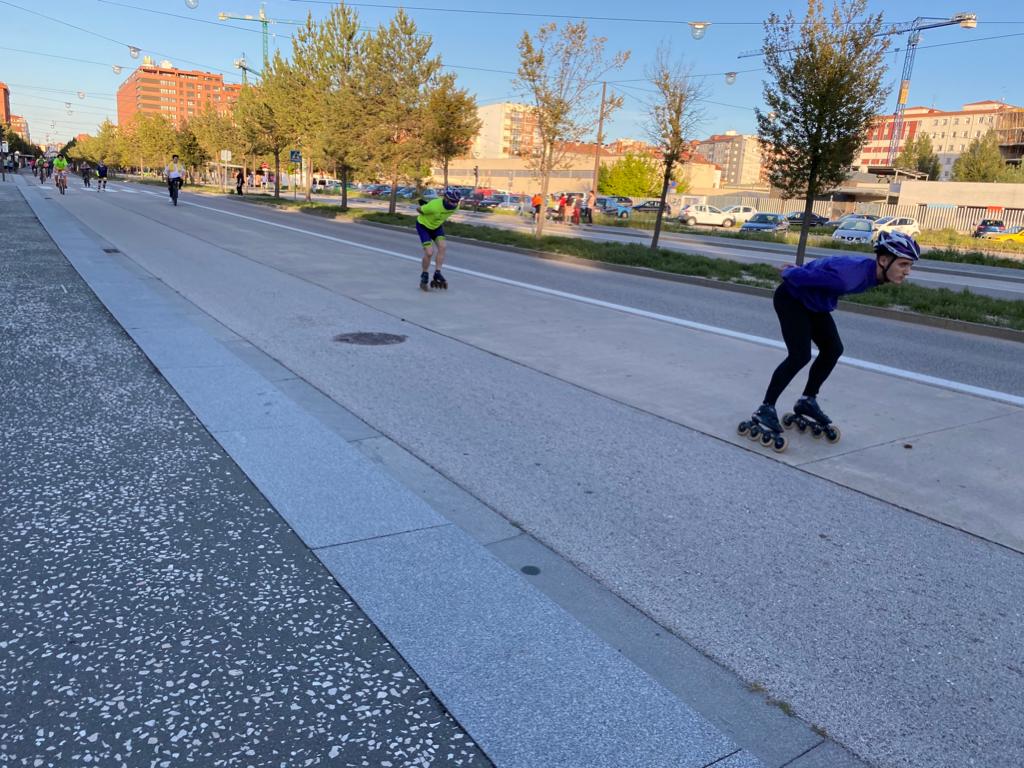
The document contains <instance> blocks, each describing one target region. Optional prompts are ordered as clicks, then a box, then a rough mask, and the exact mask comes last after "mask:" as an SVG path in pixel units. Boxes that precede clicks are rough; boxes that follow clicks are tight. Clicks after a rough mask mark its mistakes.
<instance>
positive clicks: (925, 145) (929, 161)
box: [894, 133, 942, 181]
mask: <svg viewBox="0 0 1024 768" xmlns="http://www.w3.org/2000/svg"><path fill="white" fill-rule="evenodd" d="M894 165H895V166H896V167H897V168H902V169H904V170H907V171H917V172H918V173H927V174H928V180H929V181H935V180H936V179H938V178H939V176H940V174H941V173H942V167H941V166H940V164H939V156H938V155H936V154H935V150H934V149H933V148H932V140H931V137H929V136H928V134H927V133H921V134H918V135H917V136H915V137H914V138H913V139H910V140H909V141H908V142H907V143H906V144H905V145H904V147H903V151H902V152H900V154H899V156H898V157H897V158H896V161H895V163H894Z"/></svg>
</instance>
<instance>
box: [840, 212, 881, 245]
mask: <svg viewBox="0 0 1024 768" xmlns="http://www.w3.org/2000/svg"><path fill="white" fill-rule="evenodd" d="M874 236H875V227H874V222H872V221H871V220H870V219H860V218H857V219H850V220H849V221H847V222H846V223H844V224H842V225H840V226H839V227H837V228H836V231H835V232H833V233H832V239H833V240H845V241H847V242H850V243H867V244H870V243H871V241H872V239H873V238H874Z"/></svg>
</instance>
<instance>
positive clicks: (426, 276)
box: [420, 272, 430, 291]
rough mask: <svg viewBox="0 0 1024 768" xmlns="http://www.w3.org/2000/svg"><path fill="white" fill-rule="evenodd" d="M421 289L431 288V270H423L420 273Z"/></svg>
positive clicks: (427, 289)
mask: <svg viewBox="0 0 1024 768" xmlns="http://www.w3.org/2000/svg"><path fill="white" fill-rule="evenodd" d="M420 290H421V291H429V290H430V273H429V272H421V273H420Z"/></svg>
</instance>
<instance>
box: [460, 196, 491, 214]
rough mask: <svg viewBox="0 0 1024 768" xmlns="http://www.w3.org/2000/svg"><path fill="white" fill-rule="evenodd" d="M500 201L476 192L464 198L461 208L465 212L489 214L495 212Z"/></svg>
mask: <svg viewBox="0 0 1024 768" xmlns="http://www.w3.org/2000/svg"><path fill="white" fill-rule="evenodd" d="M499 202H500V201H499V200H498V199H497V198H494V197H491V196H490V195H485V194H483V193H482V192H474V193H473V194H471V195H469V196H468V197H464V198H462V204H461V206H460V207H461V208H462V210H464V211H479V212H480V213H487V212H488V211H493V210H494V209H495V208H497V207H498V204H499Z"/></svg>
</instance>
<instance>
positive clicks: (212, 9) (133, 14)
mask: <svg viewBox="0 0 1024 768" xmlns="http://www.w3.org/2000/svg"><path fill="white" fill-rule="evenodd" d="M189 4H190V3H188V2H186V0H47V2H45V3H40V2H38V0H37V1H36V2H31V0H10V1H9V0H0V29H3V30H4V32H5V34H4V35H3V39H2V41H0V42H3V46H0V80H2V81H4V82H6V83H7V84H8V85H9V87H10V89H11V111H12V112H13V113H14V114H20V115H24V116H25V117H26V118H27V119H28V122H29V129H30V131H31V134H32V139H33V140H34V141H36V142H40V141H43V140H45V139H46V138H47V136H49V138H50V140H52V141H55V142H63V141H65V140H67V139H69V138H71V137H72V136H74V135H75V134H77V133H94V132H95V129H96V126H97V125H98V124H99V123H100V122H101V121H102V120H103V119H104V117H109V118H110V119H111V120H113V121H115V122H116V119H117V110H116V106H115V100H114V96H115V93H116V91H117V88H118V86H119V85H120V84H121V83H122V82H123V81H124V79H125V78H126V77H127V76H128V74H130V72H131V71H132V69H133V68H134V67H135V66H137V65H138V64H140V63H141V58H140V59H139V60H134V59H132V58H131V57H130V56H129V53H128V46H135V47H137V48H140V49H141V50H142V55H143V56H145V55H151V56H153V57H154V58H155V59H156V60H157V61H161V60H163V59H168V60H170V61H171V62H172V63H173V64H174V66H177V67H180V68H183V69H202V70H206V71H211V72H220V73H223V74H225V79H226V80H228V81H229V82H239V81H240V79H241V78H240V77H239V72H238V70H237V69H235V68H234V65H233V63H234V61H235V60H236V59H238V58H239V57H240V56H241V55H242V54H243V53H244V54H245V56H246V58H247V60H248V62H249V64H250V66H252V67H254V68H256V69H260V68H261V59H262V42H261V41H262V38H261V33H260V25H259V24H256V23H253V22H245V21H233V20H230V21H219V20H218V18H217V17H218V13H219V12H227V13H230V14H238V15H244V14H251V15H255V14H256V13H258V10H259V2H258V0H191V4H196V5H197V7H196V8H194V9H192V8H189ZM349 5H350V6H352V7H354V8H355V9H356V10H357V11H358V12H359V16H360V20H361V21H362V23H363V25H364V26H365V27H367V28H373V27H376V25H378V24H380V23H382V22H386V21H387V19H389V18H390V17H391V16H392V15H393V13H394V11H395V8H397V7H398V4H397V3H395V2H394V0H373V1H372V2H366V3H349ZM404 7H405V8H406V11H407V13H408V14H409V15H410V16H411V17H412V18H413V19H414V20H415V22H416V24H417V26H418V28H419V31H420V32H422V33H425V34H428V35H430V36H431V37H432V39H433V50H434V52H435V53H436V54H438V55H440V57H441V59H442V62H443V63H444V64H445V65H446V66H448V67H450V71H453V72H455V73H457V75H458V78H459V83H460V85H461V86H462V87H464V88H467V89H468V90H469V91H470V92H471V93H474V94H475V95H476V98H477V101H478V103H480V104H488V103H495V102H499V101H513V100H516V99H517V94H516V91H515V88H514V86H513V83H512V81H513V78H514V74H513V73H514V71H515V69H516V67H517V65H518V54H517V50H516V43H517V42H518V40H519V38H520V37H521V36H522V34H523V32H524V31H529V32H534V31H536V29H537V28H538V27H539V26H540V25H542V24H544V23H546V22H549V21H555V22H557V23H559V24H562V23H565V21H566V19H565V18H555V17H553V16H552V14H565V15H570V14H573V13H576V12H579V11H580V10H582V9H586V11H585V12H586V16H585V17H584V18H587V20H588V24H589V26H590V29H591V31H592V33H593V34H595V35H600V36H603V37H606V38H607V50H608V51H610V52H614V51H626V50H628V51H630V54H631V55H630V60H629V62H628V63H627V64H626V66H625V67H624V68H623V69H622V70H621V71H618V72H613V73H610V74H609V75H608V80H610V81H627V82H618V83H615V84H613V85H611V86H610V87H611V88H613V89H614V91H615V92H617V93H619V94H622V95H623V98H624V105H623V108H622V109H621V110H620V111H618V112H617V113H616V114H615V116H614V118H613V119H612V121H611V123H610V125H608V126H607V130H606V137H607V138H608V140H614V139H616V138H641V139H642V138H645V135H646V133H645V129H644V123H645V116H646V105H645V101H646V99H647V98H648V97H649V94H648V93H647V92H646V91H645V90H644V89H645V88H648V87H649V86H648V85H647V84H646V83H645V82H643V78H644V72H645V68H646V67H647V66H648V65H649V64H650V62H651V61H652V59H653V58H654V53H655V51H656V49H657V48H658V46H659V44H663V43H664V44H668V45H670V46H671V49H672V51H673V54H674V55H675V56H676V57H681V58H682V60H683V61H684V62H685V64H686V65H687V66H688V67H689V68H690V71H691V72H692V74H693V75H694V76H695V77H697V78H698V79H700V80H702V82H703V84H704V87H705V91H706V97H705V98H706V101H705V102H704V103H703V105H702V107H703V109H702V112H703V119H702V121H701V123H700V126H699V128H698V131H697V136H696V138H703V137H706V136H708V135H710V134H713V133H722V132H724V131H727V130H735V131H738V132H740V133H754V132H756V124H755V121H754V107H755V106H759V105H760V104H761V89H762V78H763V75H764V73H763V71H761V70H760V67H761V60H760V58H758V57H756V56H755V57H744V58H739V54H740V53H743V52H747V51H756V50H757V49H758V48H760V46H761V43H762V38H763V27H762V24H763V21H764V17H765V15H766V14H767V13H768V12H770V11H771V10H775V11H776V12H778V13H785V12H786V11H789V10H792V11H793V12H794V13H795V14H796V15H797V16H798V17H799V16H801V15H802V14H803V12H804V10H805V9H806V0H779V1H778V2H774V3H771V4H766V3H765V2H764V0H733V1H732V2H730V3H727V4H725V5H723V6H720V7H718V6H716V5H715V4H713V3H699V4H698V3H681V2H679V1H678V0H672V1H668V0H666V1H664V2H663V1H662V0H649V2H646V3H637V4H635V5H634V4H630V3H624V2H622V1H621V0H618V1H617V2H612V1H611V0H587V1H586V2H577V3H572V4H566V5H564V6H561V7H560V6H558V5H557V4H553V3H551V2H550V1H548V2H544V1H543V0H518V1H516V2H495V1H493V0H490V1H484V2H482V1H481V0H413V2H412V4H410V5H406V6H404ZM328 8H329V5H327V4H326V3H323V2H311V1H310V0H267V2H266V10H267V16H268V17H270V18H272V19H277V20H280V22H279V23H275V24H272V25H271V26H270V30H271V33H272V37H271V40H270V45H271V50H273V49H274V48H281V49H282V51H283V52H285V53H286V54H287V52H288V51H289V50H290V45H291V41H290V39H289V37H288V36H289V35H290V34H291V32H292V31H293V30H294V28H295V27H294V25H293V24H289V23H287V22H289V21H301V20H304V19H305V18H306V14H307V13H312V14H313V16H314V18H319V17H322V16H324V15H325V14H326V12H327V9H328ZM869 8H870V9H871V10H872V11H875V12H877V11H881V12H883V13H884V15H885V19H886V21H887V22H891V23H897V22H905V21H911V20H913V19H914V18H915V17H916V16H918V15H920V16H932V17H940V18H948V17H949V16H952V15H953V14H954V13H958V12H961V11H970V12H974V13H976V14H977V16H978V26H977V28H976V29H974V30H964V29H961V28H960V27H958V26H951V27H946V28H941V29H935V30H929V31H926V32H924V33H922V41H921V45H920V47H919V49H918V52H917V57H916V62H915V68H914V74H913V78H912V81H911V88H910V105H923V106H934V107H935V108H937V109H958V108H959V107H960V106H961V105H962V104H965V103H967V102H971V101H981V100H983V99H998V100H1004V101H1006V102H1009V103H1011V104H1024V78H1021V76H1020V62H1021V61H1022V57H1021V55H1020V51H1021V48H1022V46H1024V3H1021V2H1020V0H973V1H972V0H965V2H963V3H962V4H958V5H949V4H947V3H944V2H942V0H927V1H922V0H869ZM460 10H464V11H470V12H468V13H460V12H458V11H460ZM37 14H45V15H46V16H49V17H52V19H55V20H51V19H45V18H41V17H40V16H39V15H37ZM601 17H603V18H601ZM577 18H578V17H577ZM688 21H705V22H711V26H710V27H709V28H708V29H707V32H706V34H705V36H704V37H703V39H701V40H695V39H693V38H692V37H691V35H690V28H689V26H688V25H687V23H686V22H688ZM59 22H64V24H62V23H59ZM67 25H73V26H74V27H78V29H76V28H72V27H70V26H67ZM905 41H906V36H905V35H903V36H900V37H897V38H895V40H894V43H893V48H894V49H896V50H890V53H889V54H887V57H886V62H887V64H888V65H889V71H888V75H887V77H888V80H887V83H886V84H893V83H895V82H897V81H898V80H899V77H900V74H901V72H902V68H903V54H904V49H903V46H904V45H905ZM929 46H932V47H929ZM61 56H63V57H68V58H71V59H76V60H75V61H70V60H67V59H62V58H57V57H61ZM114 65H119V66H121V67H122V71H121V73H120V74H115V73H114V72H113V70H112V67H113V66H114ZM730 71H735V72H737V73H738V75H737V77H736V82H735V83H734V84H732V85H728V84H726V81H725V77H724V73H725V72H730ZM630 81H632V82H630ZM595 94H596V95H599V94H598V93H597V92H595ZM82 95H84V98H80V96H82ZM889 102H890V107H894V106H895V89H894V90H893V95H892V96H890V99H889ZM67 105H70V106H67ZM69 111H70V112H71V114H70V115H69V114H68V112H69Z"/></svg>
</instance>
